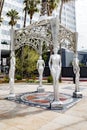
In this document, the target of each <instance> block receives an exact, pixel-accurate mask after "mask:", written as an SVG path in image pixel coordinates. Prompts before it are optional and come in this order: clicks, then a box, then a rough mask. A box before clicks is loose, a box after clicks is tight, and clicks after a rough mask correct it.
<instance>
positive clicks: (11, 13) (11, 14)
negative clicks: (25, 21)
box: [6, 9, 19, 28]
mask: <svg viewBox="0 0 87 130" xmlns="http://www.w3.org/2000/svg"><path fill="white" fill-rule="evenodd" d="M6 15H7V16H8V17H10V18H11V19H10V21H9V25H11V27H12V28H13V26H14V25H15V24H16V23H17V20H18V19H19V16H18V12H17V11H16V10H13V9H11V10H10V11H8V12H7V14H6Z"/></svg>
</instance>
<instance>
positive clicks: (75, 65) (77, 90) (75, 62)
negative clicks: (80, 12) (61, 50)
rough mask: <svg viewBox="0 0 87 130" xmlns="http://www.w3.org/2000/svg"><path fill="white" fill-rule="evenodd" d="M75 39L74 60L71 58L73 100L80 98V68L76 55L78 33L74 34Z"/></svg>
mask: <svg viewBox="0 0 87 130" xmlns="http://www.w3.org/2000/svg"><path fill="white" fill-rule="evenodd" d="M74 38H75V41H74V42H75V46H74V47H75V48H74V49H75V51H74V58H73V71H74V74H75V91H74V92H73V97H74V98H81V97H82V93H81V92H80V88H79V78H80V67H79V59H78V53H77V41H78V33H77V32H75V35H74Z"/></svg>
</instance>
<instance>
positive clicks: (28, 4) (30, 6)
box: [23, 0, 40, 27]
mask: <svg viewBox="0 0 87 130" xmlns="http://www.w3.org/2000/svg"><path fill="white" fill-rule="evenodd" d="M39 3H40V0H24V11H25V16H24V25H23V26H24V27H25V26H26V17H27V14H29V15H30V24H31V21H32V17H33V14H34V13H35V12H38V11H39V10H38V8H37V4H39Z"/></svg>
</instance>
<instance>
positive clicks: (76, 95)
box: [73, 92, 82, 98]
mask: <svg viewBox="0 0 87 130" xmlns="http://www.w3.org/2000/svg"><path fill="white" fill-rule="evenodd" d="M73 97H74V98H82V93H81V92H73Z"/></svg>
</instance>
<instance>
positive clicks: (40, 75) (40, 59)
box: [37, 56, 45, 87]
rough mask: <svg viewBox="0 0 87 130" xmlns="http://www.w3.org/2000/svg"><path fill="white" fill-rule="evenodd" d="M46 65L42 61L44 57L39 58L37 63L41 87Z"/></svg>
mask: <svg viewBox="0 0 87 130" xmlns="http://www.w3.org/2000/svg"><path fill="white" fill-rule="evenodd" d="M44 67H45V63H44V60H43V59H42V56H40V57H39V60H38V61H37V69H38V73H39V81H40V87H41V86H42V77H43V71H44Z"/></svg>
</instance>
